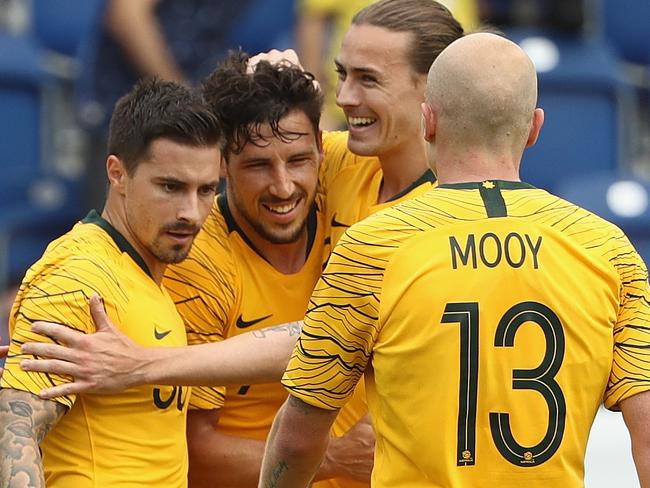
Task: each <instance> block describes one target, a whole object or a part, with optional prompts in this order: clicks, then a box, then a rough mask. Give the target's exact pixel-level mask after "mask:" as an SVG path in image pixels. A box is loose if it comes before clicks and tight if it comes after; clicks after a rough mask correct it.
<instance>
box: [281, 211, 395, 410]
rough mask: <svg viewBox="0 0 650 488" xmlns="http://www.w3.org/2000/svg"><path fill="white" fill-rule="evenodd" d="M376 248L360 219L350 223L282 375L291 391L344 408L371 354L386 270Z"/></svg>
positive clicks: (327, 406) (305, 398)
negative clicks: (370, 241)
mask: <svg viewBox="0 0 650 488" xmlns="http://www.w3.org/2000/svg"><path fill="white" fill-rule="evenodd" d="M373 247H374V246H373V245H372V244H370V243H367V242H366V241H365V239H364V230H363V227H362V226H361V225H360V224H357V225H355V226H353V227H351V228H350V229H349V230H348V232H346V234H345V235H344V236H343V238H341V241H340V242H339V244H338V245H337V246H336V247H335V249H334V252H333V253H332V257H331V258H330V261H329V263H328V265H327V267H326V269H325V271H324V272H323V275H322V277H321V278H320V280H319V281H318V283H317V285H316V288H315V289H314V292H313V294H312V297H311V300H310V303H309V308H308V310H307V314H306V317H305V325H304V327H303V330H302V333H301V334H300V338H299V339H298V343H297V344H296V347H295V349H294V352H293V355H292V356H291V359H290V361H289V365H288V366H287V370H286V372H285V374H284V377H283V379H282V383H283V384H284V386H285V387H286V388H287V389H288V390H289V392H290V393H291V395H293V396H295V397H298V398H300V399H301V400H303V401H304V402H306V403H308V404H310V405H314V406H316V407H319V408H324V409H328V410H335V409H340V408H341V407H343V405H344V404H345V403H346V402H347V401H348V399H349V397H350V396H351V395H352V393H353V391H354V388H355V386H356V384H357V382H358V381H359V379H360V378H361V376H362V375H363V372H364V370H365V368H366V365H367V363H368V361H369V358H370V356H371V354H372V349H373V345H374V343H375V341H376V339H377V336H378V333H379V316H378V311H379V298H380V293H381V284H382V278H383V270H384V268H383V263H384V260H383V259H381V258H380V257H378V256H376V255H374V254H375V252H373ZM374 248H375V249H378V247H374Z"/></svg>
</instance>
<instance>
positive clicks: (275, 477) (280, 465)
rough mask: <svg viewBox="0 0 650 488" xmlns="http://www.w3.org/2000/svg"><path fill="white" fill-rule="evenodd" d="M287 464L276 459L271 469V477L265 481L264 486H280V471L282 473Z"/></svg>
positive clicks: (275, 487)
mask: <svg viewBox="0 0 650 488" xmlns="http://www.w3.org/2000/svg"><path fill="white" fill-rule="evenodd" d="M288 468H289V466H287V463H286V462H285V461H278V462H277V464H276V465H275V467H274V468H273V470H272V471H271V479H270V480H268V482H267V483H266V485H264V486H265V488H277V487H278V486H280V485H279V484H278V483H279V481H280V477H281V476H282V473H284V472H285V471H286V470H287V469H288Z"/></svg>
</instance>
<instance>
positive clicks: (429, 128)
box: [420, 102, 436, 143]
mask: <svg viewBox="0 0 650 488" xmlns="http://www.w3.org/2000/svg"><path fill="white" fill-rule="evenodd" d="M420 107H421V109H422V120H421V126H422V136H423V137H424V140H425V141H427V142H428V143H433V142H434V141H435V138H436V114H435V113H433V109H432V108H431V106H430V105H429V104H428V103H426V102H422V104H421V105H420Z"/></svg>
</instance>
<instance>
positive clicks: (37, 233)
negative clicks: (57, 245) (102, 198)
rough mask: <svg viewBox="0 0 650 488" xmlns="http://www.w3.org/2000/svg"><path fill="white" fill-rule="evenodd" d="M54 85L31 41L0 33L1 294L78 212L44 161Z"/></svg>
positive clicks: (70, 187)
mask: <svg viewBox="0 0 650 488" xmlns="http://www.w3.org/2000/svg"><path fill="white" fill-rule="evenodd" d="M55 82H56V80H54V79H53V78H51V77H50V76H49V75H48V74H47V73H46V71H45V70H44V69H43V67H42V56H41V53H40V51H39V49H38V47H37V46H36V45H35V44H33V42H32V40H30V39H27V38H24V37H13V36H7V35H3V34H0V106H1V107H2V110H0V133H1V134H2V137H0V171H1V174H2V179H0V290H1V289H2V288H4V287H5V286H6V285H7V283H8V282H10V281H14V280H15V279H17V278H20V277H21V276H22V274H23V273H24V271H25V269H26V266H27V265H29V264H31V262H32V261H34V259H36V258H38V256H39V255H40V254H41V253H42V251H43V249H44V248H45V245H46V244H47V242H49V240H50V239H51V238H52V233H53V232H54V230H56V231H57V233H61V232H62V231H63V230H65V229H67V228H69V227H70V223H71V222H74V220H75V218H76V216H77V214H78V213H79V205H78V202H77V196H76V194H77V193H78V191H77V189H76V187H75V185H74V184H73V183H72V182H69V181H66V180H65V179H63V178H62V177H61V176H60V175H58V174H57V172H56V171H55V170H54V168H53V166H52V165H49V164H47V162H46V160H45V158H44V156H47V155H48V144H47V142H46V141H47V140H48V137H49V136H50V135H51V133H52V131H51V130H49V129H48V127H47V125H46V122H45V121H46V117H44V112H45V110H46V109H45V106H46V103H45V98H46V95H45V93H46V92H47V90H48V88H50V87H52V85H53V83H55Z"/></svg>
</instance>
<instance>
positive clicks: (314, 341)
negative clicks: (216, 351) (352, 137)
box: [259, 34, 650, 488]
mask: <svg viewBox="0 0 650 488" xmlns="http://www.w3.org/2000/svg"><path fill="white" fill-rule="evenodd" d="M536 98H537V80H536V74H535V68H534V66H533V64H532V62H531V61H530V59H529V58H528V57H527V56H526V55H525V53H524V52H523V51H522V50H521V49H520V48H519V47H518V46H516V45H515V44H513V43H511V42H510V41H508V40H506V39H504V38H501V37H498V36H495V35H493V34H473V35H469V36H466V37H464V38H463V39H460V40H458V41H456V42H454V43H453V44H451V46H450V47H448V48H447V49H446V50H445V51H443V53H442V54H441V55H440V56H439V57H438V58H437V60H436V61H435V62H434V63H433V65H432V67H431V70H430V72H429V76H428V83H427V92H426V102H425V103H424V104H423V105H422V114H423V131H424V134H425V139H426V141H427V143H428V145H427V148H428V155H429V158H430V159H429V160H430V162H431V164H432V167H433V168H434V170H435V171H436V174H437V176H438V179H439V183H440V186H439V188H436V189H432V190H430V191H429V192H427V193H425V194H424V195H422V196H420V197H417V198H414V199H412V200H409V201H408V202H405V203H403V204H400V205H397V206H395V207H392V208H390V209H388V210H385V211H383V212H381V213H379V214H376V215H373V216H371V217H369V218H368V219H366V220H364V221H363V222H361V223H358V224H357V225H355V226H353V227H352V228H350V229H349V230H348V231H347V233H346V234H345V235H344V237H343V238H342V239H341V240H340V242H339V244H338V246H337V247H336V248H335V250H334V253H333V254H332V257H331V258H330V261H329V264H328V266H327V268H326V270H325V271H324V274H323V276H322V278H321V280H320V281H319V283H318V284H317V286H316V289H315V291H314V295H313V296H312V299H311V301H310V308H309V310H308V312H307V316H306V318H305V325H304V328H303V331H302V334H301V336H300V339H299V341H298V344H297V346H296V349H295V351H294V355H293V356H292V358H291V360H290V362H289V365H288V366H287V371H286V373H285V376H284V378H283V383H284V384H285V386H287V388H289V390H290V392H291V393H290V397H289V399H288V400H287V402H286V403H285V405H284V406H283V407H282V409H281V410H280V412H279V413H278V416H277V417H276V420H275V421H274V425H273V428H272V431H271V436H270V438H269V441H268V445H267V450H266V453H265V459H264V463H263V471H262V478H261V480H260V485H259V486H264V487H268V486H277V487H283V488H290V487H294V486H295V487H304V486H306V485H307V484H308V483H309V480H310V479H311V478H312V476H313V472H314V469H315V467H316V466H317V465H318V463H319V462H320V459H321V457H322V453H323V450H324V448H325V446H326V445H327V432H328V430H329V425H330V424H331V422H332V419H334V418H335V416H336V412H337V411H338V409H340V408H341V407H342V406H343V405H344V404H345V402H346V400H347V398H348V396H349V394H350V393H351V392H352V391H353V389H354V387H355V385H356V383H357V381H358V380H359V378H360V377H361V376H362V375H363V374H364V373H365V379H366V387H367V394H368V403H369V408H370V412H371V418H372V420H373V426H374V429H375V432H376V435H377V448H376V462H375V469H374V471H373V476H372V486H376V487H388V486H390V487H409V488H411V487H472V488H474V487H481V486H485V487H487V486H499V487H521V486H525V487H527V488H535V487H548V486H562V487H581V486H583V484H584V481H583V462H584V454H585V447H586V443H587V437H588V435H589V430H590V427H591V424H592V422H593V419H594V416H595V415H596V411H597V409H598V407H599V405H600V404H601V402H602V401H603V398H604V402H605V405H606V406H607V407H608V408H611V409H615V410H616V409H620V410H622V411H623V415H624V417H625V421H626V423H627V426H628V428H629V430H630V433H631V437H632V445H633V452H634V458H635V461H636V465H637V470H638V473H639V477H640V480H641V483H642V485H643V486H644V487H647V486H650V452H649V450H650V449H649V447H648V446H650V442H649V440H650V424H648V422H647V418H648V415H649V414H650V393H648V390H649V389H650V369H649V368H648V360H649V359H650V358H649V356H648V350H649V349H650V334H649V333H648V331H649V330H650V320H649V318H650V306H649V303H650V290H649V286H648V274H647V271H646V267H645V265H644V264H643V262H642V260H641V259H640V257H639V256H638V254H637V253H636V251H635V250H634V248H633V247H632V245H631V244H630V243H629V241H628V239H627V238H626V237H625V235H624V234H623V233H622V232H621V231H620V230H619V229H618V228H616V227H615V226H613V225H611V224H610V223H608V222H606V221H604V220H602V219H600V218H599V217H597V216H595V215H593V214H591V213H590V212H588V211H586V210H584V209H581V208H579V207H577V206H575V205H573V204H571V203H569V202H566V201H564V200H562V199H560V198H557V197H555V196H553V195H551V194H549V193H547V192H545V191H543V190H539V189H536V188H533V187H531V186H530V185H527V184H526V183H523V182H521V181H520V180H519V165H520V161H521V157H522V153H523V151H524V148H525V147H527V146H530V145H532V144H534V143H535V141H536V139H537V136H538V133H539V130H540V128H541V125H542V123H543V118H544V114H543V112H542V110H541V109H536V108H535V106H536Z"/></svg>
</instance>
